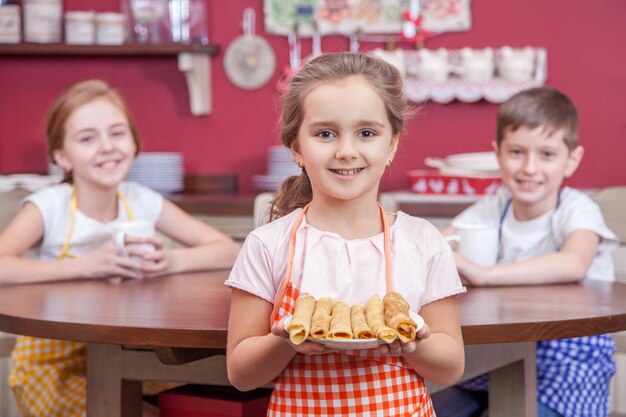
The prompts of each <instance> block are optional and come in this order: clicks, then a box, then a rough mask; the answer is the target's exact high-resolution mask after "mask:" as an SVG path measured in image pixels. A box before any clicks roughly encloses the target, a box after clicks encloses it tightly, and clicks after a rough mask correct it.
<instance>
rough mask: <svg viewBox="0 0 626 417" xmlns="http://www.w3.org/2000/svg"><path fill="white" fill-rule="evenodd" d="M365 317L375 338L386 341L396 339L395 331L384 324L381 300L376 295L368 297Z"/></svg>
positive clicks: (389, 341) (383, 310)
mask: <svg viewBox="0 0 626 417" xmlns="http://www.w3.org/2000/svg"><path fill="white" fill-rule="evenodd" d="M365 319H366V320H367V324H368V325H369V326H370V328H371V329H372V331H373V332H374V334H375V335H376V337H377V338H379V339H380V340H383V341H384V342H386V343H391V342H393V341H394V340H396V336H397V334H396V331H395V330H394V329H392V328H391V327H388V326H387V325H385V309H384V306H383V300H381V299H380V297H379V296H378V295H374V296H372V297H370V299H369V300H367V302H366V303H365Z"/></svg>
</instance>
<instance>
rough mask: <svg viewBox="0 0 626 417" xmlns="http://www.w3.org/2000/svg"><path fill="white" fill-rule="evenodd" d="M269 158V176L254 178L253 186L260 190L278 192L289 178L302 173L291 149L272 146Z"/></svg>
mask: <svg viewBox="0 0 626 417" xmlns="http://www.w3.org/2000/svg"><path fill="white" fill-rule="evenodd" d="M267 157H268V159H267V172H268V174H267V175H253V176H252V184H253V185H254V187H255V188H256V189H258V190H262V191H277V190H278V188H279V187H280V184H282V183H283V181H284V180H285V179H286V178H287V177H291V176H292V175H300V174H301V173H302V169H301V168H300V167H299V166H298V164H296V162H295V161H294V159H293V154H292V153H291V150H290V149H289V148H286V147H284V146H271V147H270V148H269V150H268V155H267Z"/></svg>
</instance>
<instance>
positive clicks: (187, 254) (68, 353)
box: [0, 80, 238, 416]
mask: <svg viewBox="0 0 626 417" xmlns="http://www.w3.org/2000/svg"><path fill="white" fill-rule="evenodd" d="M46 131H47V137H48V155H49V157H50V159H51V160H52V161H54V162H56V163H57V164H58V165H60V166H61V167H62V168H63V170H64V172H65V178H64V182H63V183H62V184H59V185H55V186H52V187H49V188H46V189H43V190H40V191H38V192H36V193H34V194H31V195H29V196H28V197H26V199H25V200H24V202H23V204H22V207H21V209H20V211H19V212H18V214H17V215H16V216H15V218H14V219H13V220H12V221H11V223H10V224H9V225H8V226H7V227H6V229H4V230H3V231H2V232H1V233H0V284H23V283H33V282H44V281H55V280H68V279H79V278H86V279H100V278H110V277H126V278H136V279H142V278H152V277H156V276H160V275H166V274H172V273H179V272H186V271H198V270H205V269H217V268H227V267H229V266H231V265H232V263H233V261H234V259H235V256H236V254H237V252H238V245H237V244H236V243H235V242H233V241H232V240H231V239H230V238H229V237H228V236H226V235H224V234H222V233H221V232H219V231H218V230H216V229H214V228H213V227H211V226H208V225H206V224H204V223H202V222H200V221H198V220H196V219H194V218H192V217H191V216H189V215H188V214H186V213H185V212H183V211H182V210H181V209H179V208H178V207H177V206H175V205H174V204H173V203H172V202H170V201H168V200H167V199H165V198H163V197H162V196H161V195H160V194H157V193H156V192H154V191H152V190H150V189H148V188H146V187H143V186H141V185H139V184H135V183H130V182H124V178H125V177H126V175H127V174H128V171H129V169H130V167H131V165H132V163H133V160H134V159H135V156H136V155H137V153H138V152H139V149H140V142H139V136H138V134H137V129H136V127H135V123H134V121H133V117H132V115H131V113H130V111H129V109H128V107H127V106H126V104H125V103H124V101H123V100H122V98H121V97H120V96H119V94H117V92H115V91H114V90H112V89H111V88H110V87H109V86H108V85H107V84H106V83H105V82H103V81H99V80H90V81H85V82H81V83H78V84H75V85H73V86H71V87H69V88H68V89H67V90H65V91H64V92H63V93H62V94H61V95H60V96H59V97H58V98H57V100H56V101H55V102H54V103H53V105H52V106H51V108H50V110H49V113H48V119H47V125H46ZM128 220H142V221H145V222H148V223H151V224H153V225H155V228H156V230H158V231H159V232H161V233H163V234H164V235H166V236H168V237H169V238H171V239H173V240H175V241H178V242H180V243H181V244H183V245H184V246H185V247H183V248H180V249H168V248H166V247H165V246H164V244H163V241H162V240H161V239H159V238H157V237H151V238H143V239H142V238H137V237H132V236H127V237H126V243H147V244H151V245H153V246H154V247H155V250H154V251H153V252H145V251H141V250H138V249H133V248H132V247H129V248H128V254H129V255H134V256H136V257H140V258H143V261H147V262H142V260H135V259H136V258H135V259H134V258H133V257H129V256H123V255H121V254H120V253H119V252H118V249H117V246H116V244H115V242H114V241H113V239H112V237H111V235H112V230H113V229H114V227H115V226H116V225H117V224H119V223H120V222H124V221H128ZM85 352H86V345H85V344H84V343H78V342H68V341H59V340H48V339H39V338H32V337H19V338H18V340H17V344H16V347H15V349H14V351H13V355H12V359H13V369H12V371H11V375H10V384H11V386H12V387H13V390H14V392H15V395H16V399H17V401H18V406H19V408H20V410H21V412H22V414H23V415H25V416H84V415H85V398H86V397H85V394H86V391H85V386H86V382H85V372H86V357H85Z"/></svg>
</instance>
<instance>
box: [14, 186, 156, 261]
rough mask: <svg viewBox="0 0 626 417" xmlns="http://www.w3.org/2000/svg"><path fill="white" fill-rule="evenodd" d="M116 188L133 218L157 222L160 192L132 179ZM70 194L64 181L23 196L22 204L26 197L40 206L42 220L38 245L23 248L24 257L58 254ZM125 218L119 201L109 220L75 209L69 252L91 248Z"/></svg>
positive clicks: (62, 242)
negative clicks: (41, 233)
mask: <svg viewBox="0 0 626 417" xmlns="http://www.w3.org/2000/svg"><path fill="white" fill-rule="evenodd" d="M118 190H119V192H120V193H121V194H122V195H123V196H124V198H125V199H126V201H127V202H128V205H129V206H130V209H131V210H132V212H133V213H134V215H135V218H137V219H142V220H145V221H148V222H150V223H152V224H155V223H156V221H157V220H158V218H159V216H160V214H161V208H162V207H163V196H162V195H161V194H158V193H157V192H155V191H153V190H151V189H149V188H147V187H144V186H142V185H140V184H137V183H134V182H123V183H121V184H120V185H119V187H118ZM71 197H72V186H71V185H69V184H67V183H64V184H59V185H55V186H52V187H48V188H44V189H42V190H39V191H37V192H35V193H33V194H30V195H29V196H27V197H26V198H25V199H24V201H23V202H22V204H24V203H25V202H27V201H28V202H31V203H33V204H34V205H35V206H36V207H37V208H38V209H39V212H40V213H41V216H42V218H43V224H44V236H43V240H42V242H41V245H39V246H37V247H35V248H33V249H31V250H29V251H28V252H26V253H25V254H24V256H25V257H27V258H35V259H54V258H56V257H58V256H59V254H60V253H61V249H62V248H63V244H64V243H65V238H66V236H67V232H68V229H69V213H70V200H71ZM126 220H128V217H127V215H126V210H125V209H124V207H123V205H122V204H118V214H117V218H116V219H115V220H113V221H111V222H108V223H102V222H99V221H97V220H95V219H92V218H91V217H89V216H87V215H85V214H83V213H82V212H81V211H80V210H78V211H77V212H76V224H75V226H74V233H73V234H72V239H71V241H70V248H69V252H70V253H71V254H73V255H75V256H81V255H85V254H87V253H89V252H92V251H94V250H95V249H97V248H99V247H100V246H101V245H102V244H103V243H104V242H105V241H106V240H108V239H110V238H111V235H112V231H113V226H114V225H115V224H117V223H119V222H121V221H126Z"/></svg>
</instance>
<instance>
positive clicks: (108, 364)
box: [87, 343, 142, 417]
mask: <svg viewBox="0 0 626 417" xmlns="http://www.w3.org/2000/svg"><path fill="white" fill-rule="evenodd" d="M122 354H123V351H122V346H119V345H104V344H95V343H90V344H89V345H88V346H87V416H88V417H122V416H124V417H127V416H128V417H131V416H132V417H134V416H141V408H142V404H141V401H142V399H141V381H133V380H123V379H122V377H123V361H122Z"/></svg>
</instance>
